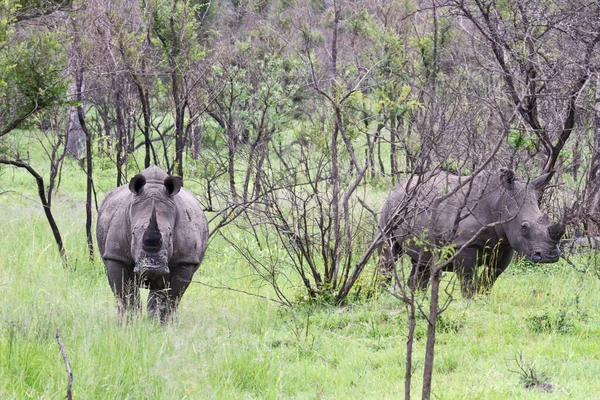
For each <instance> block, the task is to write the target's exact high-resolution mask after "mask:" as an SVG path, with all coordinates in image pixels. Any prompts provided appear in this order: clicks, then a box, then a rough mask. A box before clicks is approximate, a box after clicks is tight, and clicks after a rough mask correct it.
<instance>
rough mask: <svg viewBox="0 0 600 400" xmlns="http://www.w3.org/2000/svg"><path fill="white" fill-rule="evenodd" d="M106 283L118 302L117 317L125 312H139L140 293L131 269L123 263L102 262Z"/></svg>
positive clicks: (122, 315)
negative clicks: (104, 267)
mask: <svg viewBox="0 0 600 400" xmlns="http://www.w3.org/2000/svg"><path fill="white" fill-rule="evenodd" d="M104 265H105V266H106V274H107V276H108V283H109V284H110V288H111V289H112V291H113V293H114V295H115V297H116V298H117V301H118V307H119V317H121V318H122V317H124V316H125V314H126V313H127V311H130V310H134V311H139V310H140V291H139V288H138V285H137V282H136V281H135V275H134V273H133V268H131V266H128V265H127V264H125V263H122V262H118V261H114V260H104Z"/></svg>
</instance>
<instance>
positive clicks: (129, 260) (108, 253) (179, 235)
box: [96, 166, 208, 322]
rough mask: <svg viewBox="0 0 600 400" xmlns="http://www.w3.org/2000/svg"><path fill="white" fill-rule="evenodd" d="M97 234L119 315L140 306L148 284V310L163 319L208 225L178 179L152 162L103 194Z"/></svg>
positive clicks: (195, 260) (200, 251) (187, 277)
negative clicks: (106, 193) (140, 291)
mask: <svg viewBox="0 0 600 400" xmlns="http://www.w3.org/2000/svg"><path fill="white" fill-rule="evenodd" d="M96 236H97V239H98V247H99V249H100V255H101V256H102V260H103V261H104V264H105V266H106V273H107V275H108V281H109V283H110V287H111V289H112V291H113V293H114V294H115V296H116V298H117V300H118V304H119V314H120V315H123V314H124V313H125V312H126V311H127V310H129V309H136V310H139V308H140V298H139V287H140V286H141V287H147V288H148V289H150V292H149V295H148V305H147V309H148V314H149V315H152V316H154V317H157V318H160V320H161V321H162V322H166V321H168V320H169V318H170V317H171V316H172V315H173V313H174V312H175V311H176V309H177V306H178V304H179V301H180V300H181V296H183V293H184V292H185V290H186V289H187V287H188V285H189V284H190V281H191V279H192V276H193V275H194V273H195V272H196V270H197V269H198V266H199V265H200V263H201V262H202V258H203V257H204V252H205V251H206V246H207V242H208V225H207V222H206V217H205V216H204V213H203V212H202V209H201V208H200V205H199V204H198V201H197V200H196V198H195V197H194V195H193V194H192V193H191V192H190V191H188V190H186V189H183V188H182V180H181V178H180V177H177V176H169V175H167V173H166V172H164V171H163V170H161V169H160V168H158V167H156V166H152V167H149V168H147V169H145V170H144V171H142V172H141V173H140V174H138V175H136V176H134V177H133V178H132V179H131V181H130V182H129V185H127V184H125V185H122V186H119V187H118V188H116V189H114V190H113V191H111V192H110V193H109V194H108V195H107V196H106V198H105V199H104V201H103V202H102V205H101V206H100V210H99V212H98V223H97V226H96Z"/></svg>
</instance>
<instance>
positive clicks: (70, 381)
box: [56, 328, 73, 400]
mask: <svg viewBox="0 0 600 400" xmlns="http://www.w3.org/2000/svg"><path fill="white" fill-rule="evenodd" d="M56 341H57V342H58V347H59V348H60V354H62V358H63V361H64V362H65V366H66V368H67V376H68V380H67V395H66V396H65V398H66V399H67V400H72V399H73V393H72V391H71V388H72V386H73V371H72V370H71V363H70V362H69V358H68V357H67V351H66V350H65V345H64V344H63V341H62V338H61V337H60V329H58V328H56Z"/></svg>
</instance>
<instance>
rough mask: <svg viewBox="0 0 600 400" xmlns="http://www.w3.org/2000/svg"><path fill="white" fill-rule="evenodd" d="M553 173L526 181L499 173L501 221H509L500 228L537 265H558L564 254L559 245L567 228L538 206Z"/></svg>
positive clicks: (506, 170) (511, 172) (512, 243)
mask: <svg viewBox="0 0 600 400" xmlns="http://www.w3.org/2000/svg"><path fill="white" fill-rule="evenodd" d="M553 174H554V172H550V173H546V174H543V175H541V176H539V177H538V178H536V179H533V180H531V181H529V182H527V181H526V180H524V179H522V178H519V177H517V176H516V175H515V173H514V171H512V170H509V169H504V168H503V169H501V170H500V176H499V179H500V184H499V185H498V187H499V189H500V190H499V193H501V194H500V195H499V196H498V199H497V201H498V205H497V208H496V209H497V210H502V211H501V214H502V215H501V218H502V219H503V220H507V221H508V222H506V223H504V224H501V225H500V227H499V228H498V229H500V230H501V231H503V232H502V233H504V236H505V237H506V239H507V240H508V242H509V243H510V245H511V247H512V248H513V249H515V250H516V251H517V252H518V253H520V254H521V255H523V256H525V257H526V258H527V259H529V260H530V261H532V262H535V263H552V262H556V261H558V258H559V257H560V255H561V251H560V249H559V246H558V245H559V242H560V238H561V237H562V236H563V235H564V233H565V226H564V225H563V224H562V223H560V222H556V223H552V222H550V219H549V218H548V216H547V215H545V214H542V213H541V212H540V209H539V207H538V195H539V194H540V193H541V191H542V190H543V189H544V187H545V186H546V185H547V184H548V182H550V179H551V178H552V175H553Z"/></svg>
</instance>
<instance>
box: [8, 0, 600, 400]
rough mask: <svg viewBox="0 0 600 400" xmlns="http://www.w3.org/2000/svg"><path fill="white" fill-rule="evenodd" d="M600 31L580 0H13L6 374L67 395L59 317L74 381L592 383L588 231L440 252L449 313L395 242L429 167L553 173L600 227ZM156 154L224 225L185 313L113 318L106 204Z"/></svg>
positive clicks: (344, 386)
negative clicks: (543, 260)
mask: <svg viewBox="0 0 600 400" xmlns="http://www.w3.org/2000/svg"><path fill="white" fill-rule="evenodd" d="M599 43H600V7H599V6H598V4H597V2H586V1H559V2H551V3H549V2H546V1H533V2H531V1H527V2H524V1H520V0H515V1H509V2H496V1H480V0H472V1H453V0H444V1H437V0H434V1H431V2H421V1H410V0H409V1H398V0H372V1H371V0H367V1H360V2H358V1H346V0H340V1H338V0H335V1H328V0H325V1H307V2H293V1H291V2H290V1H278V0H268V1H263V0H261V1H253V0H250V1H208V2H204V1H195V0H184V1H181V0H177V1H166V0H151V1H144V2H131V1H128V2H117V1H111V0H93V1H86V2H80V1H77V0H73V1H63V0H60V1H54V0H50V1H26V0H7V1H4V2H3V3H2V4H1V5H0V277H1V278H2V279H1V280H0V325H1V328H0V397H2V398H19V399H20V398H56V397H62V396H63V395H64V393H65V387H66V373H65V370H64V369H65V365H64V363H63V360H62V359H61V357H60V352H59V346H58V344H57V340H56V338H55V334H56V330H57V329H58V330H59V331H60V333H61V335H62V340H63V343H64V346H65V349H66V351H67V354H68V356H69V358H70V361H71V364H72V368H73V373H74V384H73V394H74V396H75V397H78V398H103V399H104V398H119V399H120V398H282V397H283V398H341V397H349V398H396V397H399V396H402V395H404V396H405V397H406V398H408V397H410V396H411V395H412V396H414V395H415V393H417V392H420V391H419V389H420V388H421V387H422V388H423V397H424V398H429V397H430V396H433V397H441V398H458V397H468V398H482V397H484V398H515V397H519V398H529V397H530V398H538V397H548V396H555V397H557V398H559V397H563V396H566V395H571V396H572V397H573V398H589V397H592V396H593V395H594V394H595V393H597V392H598V387H597V384H596V383H595V380H594V378H595V376H596V375H597V373H598V369H599V368H600V367H599V366H600V363H599V362H598V360H597V355H598V348H597V345H596V343H597V342H598V334H599V331H598V324H597V321H598V318H599V317H600V315H599V309H598V304H600V302H599V301H598V298H597V295H596V293H598V290H597V289H598V285H599V283H600V282H599V280H598V267H597V263H596V259H595V255H594V253H593V252H588V253H585V254H583V255H580V256H577V255H576V256H573V257H571V258H570V259H569V261H566V260H561V261H560V262H559V263H557V264H556V265H550V266H543V267H540V266H535V265H530V264H528V263H526V262H524V261H519V260H517V261H516V262H515V263H513V265H512V266H511V267H510V268H509V271H508V273H506V274H505V275H503V276H502V277H501V278H500V280H499V281H498V284H497V285H496V286H494V288H493V290H492V292H491V293H490V294H489V295H485V296H484V295H481V296H478V297H476V298H475V299H473V300H469V301H467V300H461V299H460V296H459V291H458V290H454V289H455V288H454V286H455V280H454V275H453V274H451V273H450V274H446V275H445V276H444V277H443V281H442V283H443V285H442V289H445V290H442V292H443V293H441V302H440V307H439V311H440V314H439V315H437V307H436V306H435V304H434V307H433V308H435V309H436V312H435V314H436V315H437V317H435V318H433V321H431V320H430V321H429V322H430V323H427V318H428V316H429V317H430V316H431V315H432V314H431V312H432V311H431V310H430V307H429V300H430V297H429V294H421V293H412V292H410V291H407V287H405V286H403V283H400V284H399V285H400V286H399V287H398V286H397V287H396V290H389V289H386V288H385V287H382V286H380V285H379V283H380V282H379V278H378V275H377V268H376V263H377V256H376V255H375V253H376V250H377V246H378V245H379V244H380V239H381V235H380V232H378V231H377V228H376V219H377V211H378V210H379V207H380V206H381V204H382V202H383V201H384V199H385V197H386V196H387V194H388V193H389V191H390V189H391V188H392V187H393V186H394V185H395V184H396V183H398V182H399V181H400V180H401V179H404V178H405V177H408V176H414V175H416V174H419V173H420V172H422V171H425V170H429V169H443V170H449V171H453V172H456V173H462V174H471V173H477V172H478V171H480V170H481V169H484V168H485V169H494V168H499V167H508V168H512V169H514V170H516V171H517V172H518V173H519V174H520V175H521V176H523V177H525V178H527V179H528V178H533V177H535V176H537V175H539V174H540V173H542V172H549V171H557V173H556V174H555V178H554V183H555V185H554V186H553V187H551V188H550V189H549V190H547V191H546V193H545V194H544V196H543V197H542V198H541V202H542V203H541V208H542V209H543V210H544V211H547V212H549V213H550V214H551V215H552V217H553V218H556V219H558V218H560V219H561V220H562V221H563V222H565V223H566V224H567V228H568V229H567V234H568V235H569V236H571V237H578V236H596V235H598V230H599V229H598V220H599V219H598V204H599V203H600V106H599V104H600V103H598V102H599V99H600V96H599V95H598V94H599V93H600V84H599V82H600V80H599V71H600V68H599V67H600V62H599V61H600V59H599V58H598V57H599V56H598V54H600V52H598V47H599ZM151 164H156V165H159V166H160V167H162V168H163V169H165V170H167V171H168V172H169V173H173V174H178V175H181V176H183V178H184V182H185V186H186V187H187V188H188V189H191V190H192V191H193V192H195V193H196V194H197V197H198V200H199V202H200V203H201V205H202V207H203V208H204V209H205V211H206V213H207V216H208V217H209V219H210V227H211V239H210V244H209V250H208V252H207V257H206V260H205V262H204V263H203V265H202V267H201V269H200V271H201V272H199V274H198V275H196V278H197V281H198V282H196V283H195V284H193V285H192V288H191V289H190V293H188V294H186V297H185V298H184V300H183V303H182V309H181V313H180V320H179V322H178V323H176V324H173V325H170V326H163V327H161V326H158V325H157V324H156V323H155V321H151V320H148V319H146V318H145V317H141V318H139V320H134V321H131V322H130V323H129V324H127V325H125V326H119V325H118V324H117V321H116V312H115V307H114V299H113V297H112V295H111V293H110V289H109V287H108V284H107V283H106V278H105V276H104V270H103V266H102V263H101V261H100V260H99V259H98V255H97V251H96V249H95V243H94V239H93V228H94V219H95V215H96V212H97V206H98V204H99V202H100V201H101V200H102V199H103V197H104V196H105V194H106V193H108V191H110V190H111V189H112V188H114V187H115V186H117V185H120V184H123V183H126V182H127V181H128V179H129V178H131V177H132V176H133V175H134V174H135V173H137V172H139V171H140V170H142V169H144V168H145V167H147V166H148V165H151ZM420 239H421V240H426V238H420ZM428 245H429V246H430V247H431V248H432V249H433V250H434V251H435V252H436V254H437V256H439V259H442V258H443V257H444V256H443V254H446V253H447V252H453V251H455V250H456V249H453V248H447V247H446V248H444V247H442V248H435V245H434V244H432V243H429V244H428ZM402 270H403V269H402V268H401V271H402ZM409 292H410V293H409ZM432 334H433V337H434V338H436V341H434V343H437V344H436V346H437V347H435V354H436V358H435V364H433V360H434V358H433V354H434V343H432V341H431V338H432ZM436 335H437V336H436ZM413 339H414V341H413ZM410 346H413V347H410ZM425 354H427V355H428V356H431V357H430V358H428V357H425ZM434 365H435V371H434V374H433V377H434V379H433V386H432V391H431V392H430V391H429V389H428V385H429V383H428V381H429V380H430V379H431V372H432V370H431V369H432V368H434ZM428 370H429V378H428V372H427V371H428Z"/></svg>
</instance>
